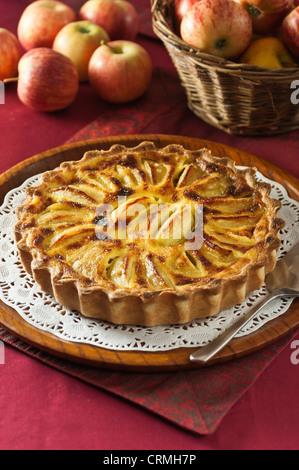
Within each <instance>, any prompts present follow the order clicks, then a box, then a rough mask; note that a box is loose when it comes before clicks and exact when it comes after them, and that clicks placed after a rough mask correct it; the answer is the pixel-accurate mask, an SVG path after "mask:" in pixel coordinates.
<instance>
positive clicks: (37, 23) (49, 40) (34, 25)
mask: <svg viewBox="0 0 299 470" xmlns="http://www.w3.org/2000/svg"><path fill="white" fill-rule="evenodd" d="M76 18H77V17H76V13H75V12H74V10H73V9H72V8H70V7H69V6H68V5H65V4H64V3H62V2H59V1H56V0H37V1H35V2H33V3H31V4H30V5H28V7H27V8H26V9H25V10H24V12H23V14H22V16H21V18H20V21H19V24H18V38H19V41H20V43H21V45H22V46H23V48H24V49H25V50H26V51H29V50H30V49H33V48H34V47H52V45H53V41H54V39H55V36H56V35H57V33H58V32H59V31H60V30H61V28H63V26H65V25H66V24H67V23H70V22H71V21H75V20H76Z"/></svg>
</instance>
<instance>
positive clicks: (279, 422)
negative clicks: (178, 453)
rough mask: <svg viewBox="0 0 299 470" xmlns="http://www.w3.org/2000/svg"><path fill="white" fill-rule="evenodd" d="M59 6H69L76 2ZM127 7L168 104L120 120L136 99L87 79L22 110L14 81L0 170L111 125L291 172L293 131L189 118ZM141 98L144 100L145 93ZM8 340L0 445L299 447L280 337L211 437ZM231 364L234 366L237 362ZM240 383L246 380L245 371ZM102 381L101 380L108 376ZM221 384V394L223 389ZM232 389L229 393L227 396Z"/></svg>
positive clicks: (7, 16)
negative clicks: (58, 99) (229, 149)
mask: <svg viewBox="0 0 299 470" xmlns="http://www.w3.org/2000/svg"><path fill="white" fill-rule="evenodd" d="M28 3H30V2H28V1H25V0H14V1H13V2H5V1H4V0H0V8H1V9H0V11H1V24H0V27H6V28H8V29H10V30H11V31H13V32H15V31H16V25H17V21H18V18H19V16H20V13H21V12H22V10H23V9H24V7H25V6H26V5H27V4H28ZM68 3H70V4H73V5H74V4H76V5H79V4H80V3H81V4H82V3H83V2H82V1H81V2H80V1H69V2H68ZM134 3H135V5H136V6H137V7H138V9H139V11H140V14H141V16H142V19H143V20H142V24H141V30H142V33H144V34H141V35H140V36H139V37H138V42H140V43H141V44H143V45H144V46H145V47H146V48H147V50H148V51H149V52H150V54H151V56H152V59H153V62H154V65H155V67H156V70H155V76H154V80H155V82H153V85H152V86H157V83H156V82H157V80H158V79H159V80H158V83H160V84H161V83H163V80H164V85H165V77H168V75H167V74H168V72H170V75H169V77H171V80H173V82H172V81H171V80H169V89H168V91H167V86H166V87H165V93H166V92H167V93H168V101H167V99H165V103H164V104H163V102H162V101H161V103H160V105H159V103H156V104H158V105H159V106H160V108H157V109H156V114H155V113H153V106H152V108H151V109H149V108H146V106H143V107H142V111H143V114H142V113H141V114H140V112H139V114H138V116H139V121H138V123H136V122H130V120H129V117H130V115H131V116H132V115H134V111H136V106H138V105H137V104H135V103H133V104H130V105H129V106H128V107H127V106H122V107H115V106H110V105H108V104H106V103H104V102H102V101H100V100H98V99H95V98H94V94H93V92H92V90H91V89H90V87H89V86H88V85H82V86H81V88H80V93H79V95H78V98H77V100H76V101H75V103H74V104H73V105H72V106H71V107H70V108H69V109H67V110H65V111H63V112H60V113H55V114H52V115H49V114H48V115H44V114H40V113H35V112H33V111H30V110H28V109H27V108H25V107H24V106H23V105H22V104H21V103H20V102H19V101H18V99H17V97H16V88H15V85H10V86H9V87H8V86H7V87H6V104H5V105H1V106H0V136H1V140H0V148H1V157H2V158H1V161H0V170H1V171H5V170H7V169H8V168H9V167H10V166H12V165H13V164H15V163H17V162H19V161H21V160H23V159H25V158H27V157H29V156H31V155H33V154H36V153H38V152H40V151H43V150H46V149H48V148H51V147H54V146H57V145H61V144H63V143H64V142H65V141H68V140H72V139H73V136H74V135H75V134H76V139H78V138H80V136H82V137H86V135H90V136H95V135H105V132H107V133H109V132H110V133H113V131H114V133H115V132H116V131H120V130H121V129H123V133H131V132H134V133H137V132H138V133H150V132H158V131H159V130H160V129H162V131H163V132H164V133H168V134H180V135H189V136H196V137H202V138H206V139H210V140H214V141H219V142H223V143H225V144H228V145H231V146H235V147H239V148H240V149H243V150H247V151H249V152H251V153H255V154H257V155H260V156H262V157H263V158H265V159H268V160H269V161H272V162H273V163H276V164H277V165H279V166H281V167H283V168H284V169H286V170H288V171H289V172H291V173H293V174H295V175H296V176H297V177H298V176H299V165H298V149H299V133H298V132H294V133H292V134H289V135H284V136H279V137H273V138H266V139H263V138H241V137H240V138H239V137H232V136H228V135H226V134H224V133H222V132H220V131H218V130H217V129H214V128H212V127H210V126H208V125H207V124H205V123H203V122H202V121H200V120H199V119H197V118H195V117H194V115H193V114H192V113H191V112H190V111H189V110H188V109H187V107H186V103H185V101H184V94H183V92H182V90H180V88H179V86H174V85H173V83H175V80H176V79H175V70H174V67H173V65H172V63H171V61H170V59H169V57H168V55H167V52H166V51H165V50H164V47H163V46H162V45H161V43H160V42H159V41H157V40H156V39H153V38H150V37H149V36H148V35H147V33H148V32H149V27H150V23H149V21H148V19H149V15H148V14H147V15H145V16H144V8H147V9H148V8H149V5H148V2H147V1H146V0H135V1H134ZM170 99H171V100H174V103H172V104H175V106H171V105H169V104H167V103H169V100H170ZM175 100H177V101H175ZM142 103H143V104H144V103H145V104H146V103H147V101H146V97H145V99H144V101H143V102H142ZM163 106H164V107H163ZM128 109H129V110H130V112H128ZM139 111H140V104H139ZM159 111H160V112H159ZM130 113H131V114H130ZM150 113H152V114H150ZM140 115H141V116H142V119H141V118H140ZM153 116H154V120H153ZM92 122H93V124H92V125H90V123H92ZM113 125H114V128H113ZM4 336H5V335H4ZM4 336H3V337H4ZM293 339H295V340H296V337H294V338H293V337H292V338H289V341H291V340H293ZM297 340H298V337H297ZM10 344H11V345H10ZM15 346H18V345H17V344H14V345H13V341H10V340H9V341H8V342H7V343H5V363H4V364H1V365H0V374H1V375H0V377H1V382H0V383H1V385H0V387H1V394H0V407H1V420H0V449H14V450H16V449H103V450H117V449H123V450H124V449H128V450H131V449H133V450H137V449H146V450H154V449H159V450H191V449H197V450H200V449H207V450H210V449H298V448H299V444H298V443H299V429H298V428H299V426H298V425H297V421H298V417H299V407H298V400H297V390H298V386H299V374H298V367H299V364H298V365H295V364H292V362H291V354H292V352H293V350H292V349H291V343H290V342H289V343H288V342H287V341H286V342H284V343H283V345H281V347H280V349H278V350H279V351H280V354H279V355H278V356H276V357H275V355H274V356H273V357H275V359H274V360H273V361H270V360H269V361H268V363H269V365H268V367H266V368H265V369H264V367H262V368H261V370H260V372H263V373H262V374H261V375H260V374H259V373H257V371H256V370H255V374H256V375H255V377H257V376H259V378H258V380H257V381H255V380H252V386H251V388H250V389H249V390H248V391H247V393H246V394H244V395H243V396H241V398H240V399H239V400H238V401H237V402H236V403H235V404H234V405H233V407H232V408H231V409H230V411H229V413H228V414H226V416H225V417H224V418H223V420H222V421H221V423H220V424H219V426H218V427H217V428H216V430H215V431H214V433H212V434H209V435H207V436H203V435H199V434H195V433H193V432H189V431H187V430H184V429H182V428H180V427H178V426H175V425H174V424H173V423H171V422H168V421H167V420H164V419H162V418H161V417H159V416H157V415H155V414H152V413H149V412H148V411H147V410H146V409H145V408H141V407H138V406H136V405H135V404H133V403H130V402H128V401H126V400H123V399H122V398H121V397H120V396H115V395H113V394H109V393H107V391H105V390H103V389H100V388H99V387H97V386H92V385H90V384H87V383H86V382H85V381H84V380H78V378H76V376H71V375H70V374H68V373H64V372H63V367H61V370H59V369H58V368H55V367H51V365H50V364H49V365H46V363H47V361H42V360H35V359H33V357H32V356H31V355H30V354H25V353H24V352H23V351H22V348H23V345H21V346H20V349H21V350H20V349H18V348H17V347H15ZM277 347H278V346H277ZM271 351H272V350H271ZM33 356H34V354H33ZM265 356H267V354H266V353H265ZM54 362H55V361H54ZM238 364H239V368H238ZM234 367H235V369H236V370H239V371H240V370H242V371H243V372H244V368H243V367H241V363H236V364H235V365H234ZM248 373H250V371H249V372H248ZM111 375H112V374H111ZM242 377H243V378H244V375H243V376H242ZM248 379H249V380H248V383H250V377H248ZM105 380H107V383H109V373H108V375H106V376H105ZM118 380H119V377H118ZM90 383H91V384H92V381H90ZM137 383H138V381H137V378H136V385H137ZM110 385H111V380H110ZM131 385H132V383H131ZM215 385H217V384H215ZM227 389H228V390H227V393H229V387H227ZM160 390H161V389H160ZM114 391H115V390H114ZM234 393H235V390H232V391H231V394H232V395H233V394H234ZM208 394H209V391H207V395H208ZM241 395H242V394H241ZM122 396H124V394H122ZM183 398H184V397H183V396H182V399H183ZM210 401H211V402H212V393H211V397H210ZM181 405H183V403H181ZM178 406H180V403H179V402H178ZM211 406H213V403H211Z"/></svg>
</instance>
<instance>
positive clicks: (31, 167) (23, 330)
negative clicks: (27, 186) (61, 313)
mask: <svg viewBox="0 0 299 470" xmlns="http://www.w3.org/2000/svg"><path fill="white" fill-rule="evenodd" d="M144 140H150V141H153V142H154V143H155V144H156V145H157V146H159V147H164V146H165V145H168V144H170V143H175V144H181V145H183V146H184V147H185V148H189V149H193V150H194V149H199V148H202V147H206V148H209V149H210V150H211V151H212V153H213V154H214V155H216V156H221V157H230V158H232V159H233V160H235V162H236V163H237V164H238V165H244V166H254V167H256V168H257V169H258V170H259V171H260V172H261V173H263V174H264V175H265V176H266V177H269V178H271V179H273V180H275V181H277V182H278V183H281V184H282V185H283V186H284V187H285V188H286V189H287V191H288V193H289V195H290V197H292V198H293V199H295V200H297V201H299V181H298V180H297V179H296V178H295V177H294V176H292V175H290V174H288V173H287V172H285V171H284V170H282V169H280V168H278V167H277V166H275V165H273V164H271V163H269V162H267V161H265V160H263V159H260V158H258V157H256V156H254V155H251V154H248V153H246V152H243V151H241V150H238V149H235V148H231V147H228V146H225V145H222V144H220V143H215V142H210V141H206V140H201V139H194V138H189V137H181V136H171V135H124V136H113V137H107V138H101V139H95V140H89V141H81V142H76V143H72V144H69V145H65V146H62V147H57V148H54V149H51V150H48V151H46V152H43V153H41V154H39V155H35V156H33V157H31V158H29V159H27V160H25V161H23V162H21V163H19V164H18V165H16V166H14V167H12V168H11V169H9V170H8V171H7V172H5V173H4V174H2V175H1V176H0V203H2V201H3V199H4V197H5V195H6V193H7V192H8V191H9V190H11V189H13V188H15V187H17V186H19V185H20V184H22V183H23V182H24V181H25V180H26V179H27V178H29V177H30V176H32V175H34V174H37V173H40V172H43V171H46V170H51V169H53V168H55V167H57V166H58V165H59V164H60V163H62V162H63V161H67V160H79V159H80V158H82V156H83V154H84V152H85V151H87V150H91V149H108V148H110V146H111V145H113V144H115V143H118V144H123V145H126V146H127V147H133V146H135V145H137V144H139V143H140V142H142V141H144ZM0 324H1V325H2V326H3V327H4V328H5V329H6V330H8V331H9V332H11V333H12V334H14V335H15V336H16V337H18V338H20V339H22V340H23V341H25V342H26V343H28V344H30V345H32V346H34V347H37V348H38V349H40V350H42V351H44V352H47V353H50V354H53V355H55V356H58V357H61V358H64V359H68V360H71V361H75V362H79V363H83V364H86V365H89V366H97V367H102V368H110V369H116V370H123V371H142V372H153V371H155V372H162V371H175V370H182V369H194V368H198V367H207V366H209V365H212V364H215V363H222V362H227V361H229V360H234V359H237V358H239V357H242V356H244V355H248V354H250V353H252V352H255V351H257V350H260V349H261V348H264V347H266V346H268V345H270V344H272V343H273V342H275V341H277V340H278V339H280V338H282V337H283V336H285V335H286V334H287V333H289V332H291V331H293V330H294V329H295V328H297V327H298V326H299V300H295V301H294V302H293V303H292V305H291V307H290V308H289V310H288V311H287V312H286V313H285V314H283V315H282V316H280V317H278V318H277V319H275V320H273V321H271V322H268V323H267V324H266V325H264V326H263V327H261V328H260V329H259V330H258V331H257V332H254V333H252V334H250V335H247V336H245V337H242V338H237V339H235V340H233V341H232V342H231V343H230V344H229V345H228V346H227V347H225V348H224V349H223V350H222V351H221V352H220V353H219V354H218V355H217V356H216V357H215V358H214V359H213V360H211V361H210V362H209V363H208V364H207V365H205V366H201V365H199V364H195V363H191V362H190V360H189V356H190V353H191V352H193V351H194V348H178V349H174V350H171V351H165V352H135V351H113V350H109V349H105V348H101V347H96V346H91V345H88V344H82V343H74V342H70V341H66V340H62V339H59V338H57V337H56V336H54V335H52V334H50V333H48V332H44V331H42V330H39V329H37V328H36V327H34V326H32V325H30V324H29V323H27V322H26V321H25V320H24V319H23V318H22V317H21V316H20V315H19V314H18V313H17V312H16V311H15V310H14V309H13V308H11V307H9V306H8V305H6V304H5V303H3V302H0Z"/></svg>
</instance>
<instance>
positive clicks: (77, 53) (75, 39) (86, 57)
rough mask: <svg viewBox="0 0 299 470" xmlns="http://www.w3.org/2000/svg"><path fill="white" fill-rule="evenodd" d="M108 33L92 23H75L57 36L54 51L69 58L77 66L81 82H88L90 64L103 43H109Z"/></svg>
mask: <svg viewBox="0 0 299 470" xmlns="http://www.w3.org/2000/svg"><path fill="white" fill-rule="evenodd" d="M109 40H110V38H109V36H108V34H107V33H106V31H105V30H104V29H103V28H101V26H98V25H96V24H94V23H91V22H90V21H74V22H72V23H69V24H67V25H66V26H64V27H63V28H62V29H61V30H60V31H59V33H58V34H57V36H56V38H55V40H54V44H53V50H54V51H57V52H60V53H61V54H64V55H65V56H67V57H69V58H70V59H71V60H72V61H73V63H74V64H75V66H76V68H77V71H78V74H79V80H80V82H85V81H87V80H88V64H89V61H90V58H91V56H92V54H93V53H94V51H95V50H96V49H97V48H98V47H99V46H100V45H101V42H102V41H109Z"/></svg>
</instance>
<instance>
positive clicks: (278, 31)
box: [174, 0, 299, 69]
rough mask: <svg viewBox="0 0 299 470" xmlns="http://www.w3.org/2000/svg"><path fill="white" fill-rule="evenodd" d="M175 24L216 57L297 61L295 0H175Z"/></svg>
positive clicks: (275, 64)
mask: <svg viewBox="0 0 299 470" xmlns="http://www.w3.org/2000/svg"><path fill="white" fill-rule="evenodd" d="M174 27H175V31H176V33H177V34H178V35H180V37H181V38H182V40H183V41H184V42H185V43H187V44H189V45H190V46H192V47H195V48H197V49H199V50H201V51H203V52H206V53H209V54H211V55H214V56H217V57H220V58H224V59H227V60H231V61H234V62H237V63H242V64H249V65H254V66H258V67H262V68H268V69H282V68H290V67H297V66H298V62H299V0H174Z"/></svg>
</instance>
